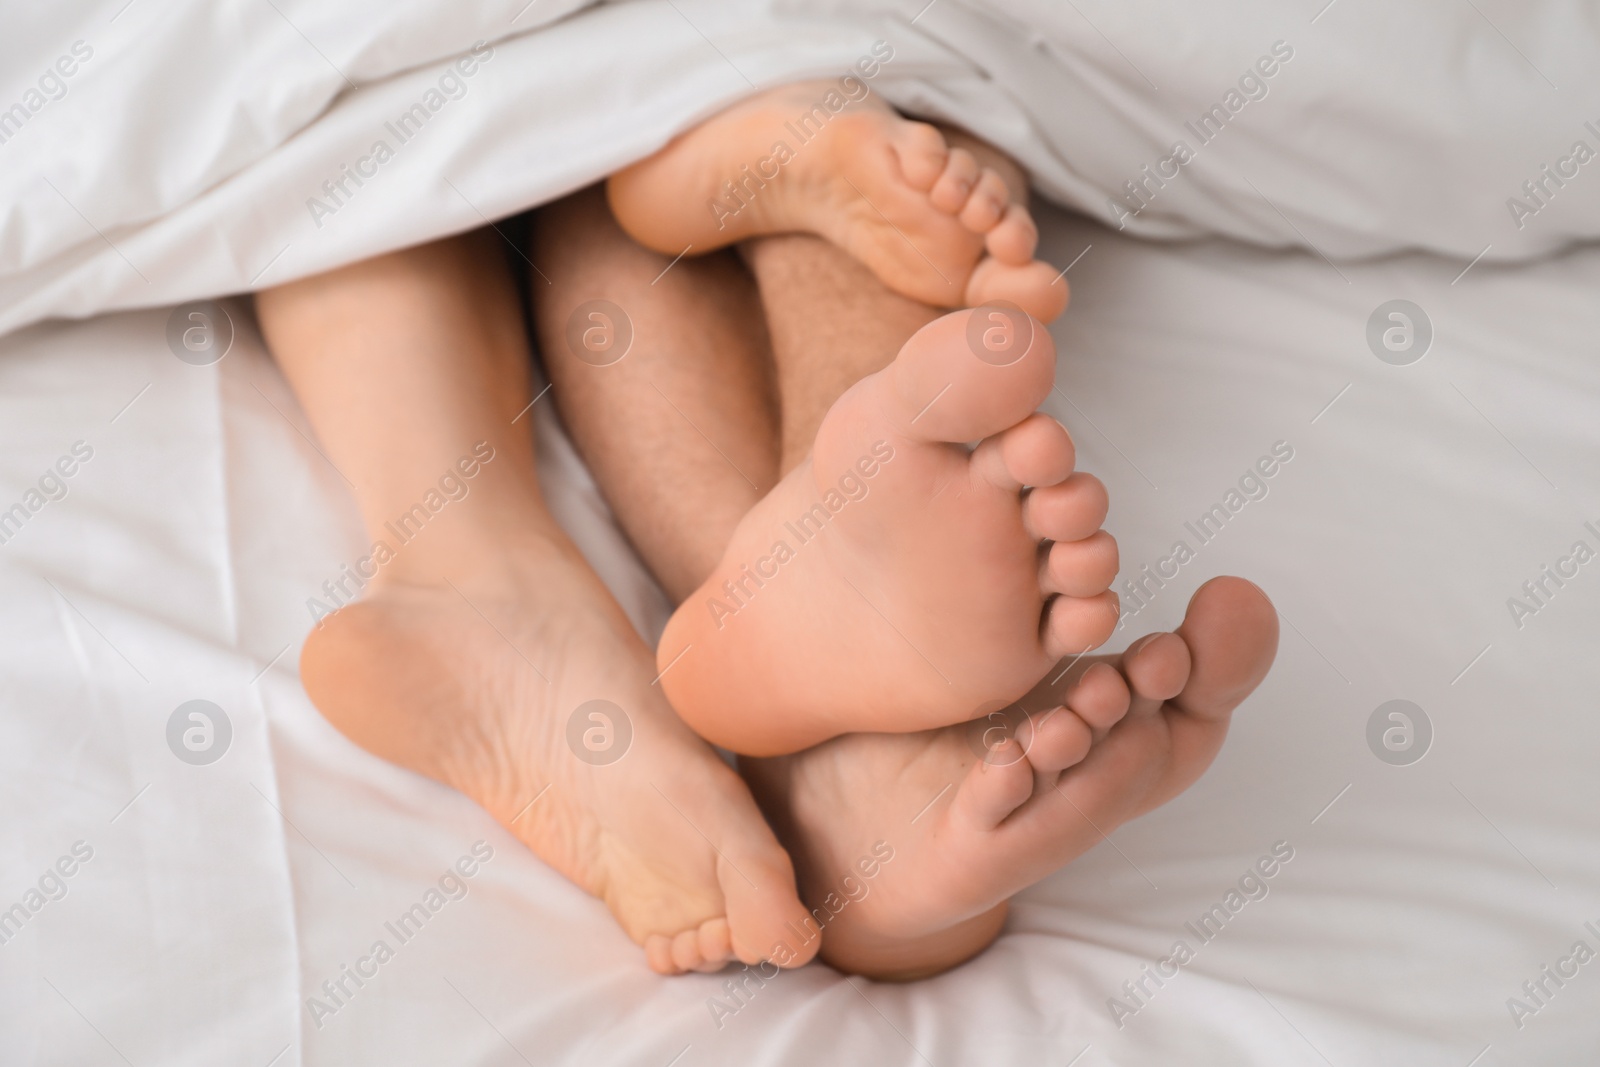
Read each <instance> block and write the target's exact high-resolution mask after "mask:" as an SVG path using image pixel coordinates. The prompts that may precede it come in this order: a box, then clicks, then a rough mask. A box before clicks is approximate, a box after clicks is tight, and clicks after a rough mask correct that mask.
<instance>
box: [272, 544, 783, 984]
mask: <svg viewBox="0 0 1600 1067" xmlns="http://www.w3.org/2000/svg"><path fill="white" fill-rule="evenodd" d="M421 551H423V549H422V548H421V547H420V546H413V547H407V548H406V549H403V550H402V552H403V553H419V552H421ZM406 558H407V557H405V556H402V559H401V561H400V562H396V563H394V564H391V567H392V568H395V569H398V568H400V567H401V566H402V565H403V562H404V561H405V559H406ZM653 675H654V669H653V665H652V663H651V659H650V654H649V651H648V649H647V648H646V647H645V646H644V644H643V642H641V641H640V639H639V637H638V636H637V635H636V634H635V633H634V631H633V629H632V627H631V625H630V624H629V622H628V620H627V618H626V617H625V616H624V615H623V613H622V610H621V608H620V607H618V606H617V604H616V602H615V601H614V600H613V599H612V598H611V596H610V594H609V593H608V592H607V590H606V589H605V588H604V586H603V585H601V583H600V581H599V579H598V578H596V577H595V576H594V574H593V572H591V571H590V570H589V569H588V568H587V566H586V565H585V564H583V563H582V561H581V559H580V558H579V557H578V555H577V550H576V549H575V548H573V547H572V546H571V545H570V544H568V543H566V542H565V541H564V540H562V541H560V542H553V541H534V540H532V539H530V542H529V544H527V545H525V546H521V547H519V548H518V549H516V550H515V551H513V552H510V553H507V554H505V555H504V556H502V557H501V558H498V559H493V560H490V561H480V562H479V563H478V564H477V566H476V567H475V568H474V569H473V570H471V571H467V570H465V569H464V568H462V569H459V570H457V571H456V572H455V573H452V574H450V575H449V577H448V578H446V577H440V576H438V575H437V574H429V575H426V576H424V578H423V579H422V580H420V581H418V580H415V579H414V578H412V579H410V580H408V579H407V578H400V579H394V578H391V577H390V575H389V572H388V571H385V572H383V574H381V575H380V577H379V578H378V579H377V580H376V581H375V582H374V584H373V586H371V587H369V589H368V595H367V596H366V598H365V599H363V600H361V601H359V602H357V603H355V604H352V605H350V606H348V607H345V608H344V609H343V610H341V611H339V612H338V613H336V614H334V615H332V616H329V617H328V618H326V619H324V620H323V624H322V626H321V627H319V628H318V629H316V630H314V631H312V633H311V635H310V637H309V638H308V639H307V640H306V644H305V649H304V651H303V652H302V654H301V677H302V678H303V679H304V682H305V687H306V692H307V693H308V694H310V696H311V699H312V701H313V703H315V704H316V706H317V708H318V709H319V710H320V711H321V712H322V714H323V715H324V716H326V717H327V719H328V720H329V721H330V722H331V723H333V725H334V726H336V727H338V729H339V730H340V731H342V732H343V733H344V734H345V735H346V736H347V737H349V738H350V739H351V740H352V741H354V742H355V743H356V744H358V745H361V746H362V747H363V748H365V749H367V750H369V751H371V752H373V753H375V754H377V755H379V756H381V757H383V758H384V759H387V760H390V761H392V762H394V763H398V764H400V765H401V766H404V767H408V768H410V769H411V770H414V771H417V772H418V773H421V774H425V775H427V776H428V777H430V778H434V779H437V780H438V781H441V782H444V783H445V784H446V785H450V786H453V787H454V788H456V789H459V790H460V791H461V792H463V793H465V794H466V795H467V796H469V797H471V798H472V799H473V800H475V801H477V802H478V803H479V804H481V805H482V806H483V807H484V808H485V809H486V810H487V811H488V812H489V813H490V814H491V815H493V816H494V817H495V818H496V819H497V820H499V821H500V822H501V823H502V824H503V825H504V826H505V827H506V828H507V829H509V830H510V831H511V832H512V833H513V834H514V835H516V836H517V838H519V839H520V840H521V841H523V842H524V843H525V844H527V846H528V847H529V848H531V849H532V850H533V851H534V852H535V853H536V854H538V856H539V857H540V858H541V859H543V860H544V861H545V862H547V863H549V864H550V865H551V866H552V867H554V868H555V869H556V870H558V871H560V872H561V873H562V874H564V875H566V876H567V877H568V878H569V879H571V880H572V881H573V882H575V883H577V884H578V885H579V886H581V887H582V888H583V889H585V890H587V891H588V892H590V893H592V894H594V895H595V896H597V897H600V898H601V899H603V900H604V901H605V902H606V904H607V905H608V906H609V907H610V909H611V911H612V913H613V914H614V915H615V916H616V918H617V921H618V922H619V923H620V924H621V925H622V928H623V929H624V930H625V931H626V932H627V934H628V936H630V937H631V938H633V940H634V941H636V942H638V943H639V944H641V945H643V946H644V948H645V951H646V955H647V958H648V960H649V963H650V966H651V967H652V968H653V969H655V970H656V971H658V972H661V973H663V974H672V973H678V972H681V971H686V970H714V969H716V968H717V967H720V966H721V965H722V964H723V963H724V962H725V961H727V960H728V959H729V958H730V957H732V956H737V957H738V958H740V959H742V960H744V961H746V962H756V961H757V960H760V959H764V958H772V959H774V962H777V963H780V964H782V965H785V966H788V965H798V964H800V963H804V962H805V961H806V960H807V959H809V957H810V955H811V950H804V951H801V952H797V953H796V954H795V955H794V956H786V955H784V954H781V953H780V954H779V955H778V956H776V957H774V956H773V954H772V949H773V946H774V945H775V944H777V943H778V942H780V941H781V940H784V939H785V937H784V929H785V927H784V924H785V923H786V922H790V921H793V920H796V919H797V918H803V917H804V915H805V910H804V908H803V907H802V906H801V905H800V902H799V900H798V898H797V897H796V896H795V889H794V875H793V869H792V867H791V866H790V864H789V860H788V857H787V856H786V855H785V854H784V852H783V849H782V848H781V847H780V846H779V845H778V842H777V840H776V839H775V838H774V837H773V836H772V833H771V831H770V830H769V829H768V828H767V825H766V823H765V822H764V821H763V820H762V818H761V814H760V812H759V811H757V810H756V807H755V805H754V803H753V802H752V800H751V797H750V794H749V792H748V790H747V789H746V788H745V786H744V784H743V783H742V782H740V781H739V779H738V776H737V775H736V774H734V773H733V771H732V770H731V769H730V768H729V767H728V766H727V764H725V763H724V762H723V761H722V760H721V759H720V758H718V757H717V755H716V754H715V753H714V752H713V751H712V750H711V749H710V748H709V747H708V746H707V745H706V744H705V743H704V742H702V741H701V740H700V739H699V738H697V737H695V736H694V735H693V734H692V733H691V732H690V731H689V730H688V728H687V727H685V726H684V725H683V723H682V722H681V721H680V720H679V719H678V718H677V717H676V716H675V715H674V714H673V713H672V710H671V709H670V708H669V707H668V706H667V703H666V700H665V698H663V697H662V695H661V692H660V689H659V687H656V686H652V684H651V680H652V677H653ZM590 701H609V702H610V704H611V705H613V707H607V706H605V705H594V706H593V708H591V710H597V711H598V712H599V714H600V715H601V716H602V718H593V717H590V716H588V715H587V714H584V715H580V716H579V719H580V721H579V725H578V728H577V730H576V732H574V730H573V729H571V728H570V726H569V719H570V718H571V717H572V716H573V714H574V711H575V709H578V708H580V706H583V705H585V704H587V703H588V702H590ZM618 709H620V710H618ZM630 728H631V740H628V739H627V737H626V735H627V734H628V733H629V732H630ZM591 730H593V731H599V732H598V733H588V731H591ZM608 730H609V731H610V732H609V734H608V733H607V731H608ZM586 733H587V737H585V734H586ZM575 737H576V738H577V740H576V741H575V740H574V738H575ZM610 745H623V746H625V748H624V749H623V752H624V754H623V755H622V756H621V758H620V759H618V760H616V761H615V762H611V763H603V762H599V761H598V760H597V758H596V757H595V756H593V755H591V756H590V757H589V758H588V759H584V758H580V756H579V755H578V754H577V753H578V752H580V751H583V752H585V753H586V754H588V753H591V752H595V751H599V752H600V753H602V754H604V752H605V750H606V749H607V748H609V746H610ZM813 949H814V946H813Z"/></svg>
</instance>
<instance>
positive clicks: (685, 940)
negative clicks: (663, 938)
mask: <svg viewBox="0 0 1600 1067" xmlns="http://www.w3.org/2000/svg"><path fill="white" fill-rule="evenodd" d="M702 962H704V961H703V959H702V957H701V955H700V931H699V930H698V929H694V930H684V931H681V932H680V933H678V934H677V935H676V936H675V937H673V939H672V964H673V966H675V967H676V968H677V969H678V970H679V971H697V970H699V969H700V964H701V963H702Z"/></svg>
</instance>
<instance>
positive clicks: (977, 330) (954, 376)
mask: <svg viewBox="0 0 1600 1067" xmlns="http://www.w3.org/2000/svg"><path fill="white" fill-rule="evenodd" d="M1055 375H1056V357H1055V342H1054V341H1053V340H1052V339H1051V337H1050V334H1049V331H1047V330H1045V329H1044V327H1042V326H1040V325H1039V324H1038V323H1037V322H1035V321H1034V320H1033V319H1031V318H1029V317H1028V316H1027V315H1024V314H1022V313H1021V312H1018V311H1017V310H1015V309H1013V308H999V307H990V308H980V309H971V310H966V311H956V312H952V313H951V314H949V315H945V316H943V317H941V318H937V319H935V320H933V321H932V322H930V323H928V325H926V326H924V327H923V328H922V329H920V330H918V331H917V332H916V333H915V334H914V335H912V337H911V339H910V340H909V341H907V342H906V343H905V345H904V347H902V348H901V349H900V354H899V355H898V356H896V357H895V361H894V362H893V363H892V364H890V365H889V366H888V367H887V368H885V370H884V371H882V372H880V375H875V376H873V377H872V378H869V379H867V381H866V382H864V383H862V386H861V387H860V388H861V391H860V393H858V394H857V395H858V396H859V397H860V398H861V399H862V402H867V403H872V404H874V405H882V408H881V409H880V410H883V414H885V415H887V416H888V417H889V418H890V419H891V420H892V421H893V422H896V423H898V424H899V426H898V429H899V432H900V433H901V434H902V435H904V436H905V437H907V438H910V439H913V440H922V441H945V442H967V441H981V440H983V439H984V438H986V437H991V436H993V435H995V434H998V433H999V432H1000V431H1002V430H1006V429H1009V428H1010V427H1012V426H1015V425H1016V424H1017V423H1019V422H1021V421H1022V420H1024V419H1026V418H1027V417H1028V416H1029V415H1032V414H1033V413H1034V412H1035V411H1037V410H1038V408H1039V405H1040V404H1041V403H1043V402H1044V398H1045V397H1046V396H1048V395H1049V394H1050V388H1051V386H1052V385H1053V384H1054V383H1055ZM848 396H849V394H847V397H848ZM868 398H870V399H868ZM843 406H844V405H843V404H842V403H841V404H840V405H835V410H836V411H838V410H841V408H842V407H843ZM830 417H833V416H832V413H831V412H830ZM818 441H819V445H818V447H819V448H821V447H822V445H821V435H820V434H819V436H818Z"/></svg>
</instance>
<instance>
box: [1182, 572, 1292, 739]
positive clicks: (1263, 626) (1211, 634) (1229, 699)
mask: <svg viewBox="0 0 1600 1067" xmlns="http://www.w3.org/2000/svg"><path fill="white" fill-rule="evenodd" d="M1178 636H1179V637H1182V638H1183V640H1184V643H1185V644H1186V645H1188V646H1189V655H1190V657H1191V658H1192V659H1193V667H1192V668H1191V670H1190V672H1189V678H1188V681H1187V682H1186V683H1185V685H1184V687H1183V691H1182V692H1181V693H1179V694H1178V695H1177V697H1176V699H1175V702H1176V703H1177V704H1178V705H1179V706H1180V707H1182V708H1183V710H1184V711H1186V712H1188V713H1189V714H1190V715H1193V716H1196V717H1199V718H1204V719H1215V718H1222V717H1226V716H1227V715H1228V714H1229V713H1230V712H1232V711H1233V709H1234V708H1236V707H1238V706H1239V704H1240V703H1241V702H1242V701H1243V700H1244V699H1245V697H1247V696H1249V695H1250V694H1251V693H1252V692H1253V691H1254V690H1255V688H1256V686H1258V685H1260V684H1261V680H1262V679H1263V678H1265V677H1266V676H1267V671H1268V670H1270V669H1271V668H1272V661H1273V658H1274V657H1275V656H1276V655H1277V652H1278V612H1277V609H1275V608H1274V607H1273V606H1272V601H1271V600H1268V599H1267V595H1266V594H1265V593H1263V592H1262V591H1261V590H1260V588H1258V587H1257V586H1256V585H1255V584H1254V583H1252V582H1247V581H1245V580H1244V579H1243V578H1231V577H1222V578H1213V579H1211V581H1209V582H1207V583H1206V584H1205V585H1202V586H1201V587H1200V588H1199V589H1198V590H1196V592H1195V594H1194V597H1193V598H1192V599H1191V600H1190V601H1189V610H1188V613H1187V614H1186V615H1185V616H1184V620H1183V625H1182V626H1180V627H1178Z"/></svg>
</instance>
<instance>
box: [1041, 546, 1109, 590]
mask: <svg viewBox="0 0 1600 1067" xmlns="http://www.w3.org/2000/svg"><path fill="white" fill-rule="evenodd" d="M1040 571H1041V573H1040V575H1039V587H1040V588H1041V589H1043V590H1044V591H1045V592H1046V593H1065V594H1066V595H1067V596H1074V597H1085V596H1094V595H1096V594H1097V593H1103V592H1105V591H1106V590H1107V589H1110V588H1111V580H1112V579H1113V578H1115V577H1116V576H1117V540H1116V538H1114V537H1112V536H1111V535H1110V534H1108V533H1106V531H1104V530H1096V531H1095V532H1094V533H1092V534H1090V535H1089V536H1088V537H1085V538H1084V539H1083V540H1081V541H1058V542H1056V543H1055V544H1053V545H1051V546H1050V547H1049V549H1048V550H1047V551H1046V552H1045V554H1044V560H1043V562H1042V564H1041V566H1040Z"/></svg>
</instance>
